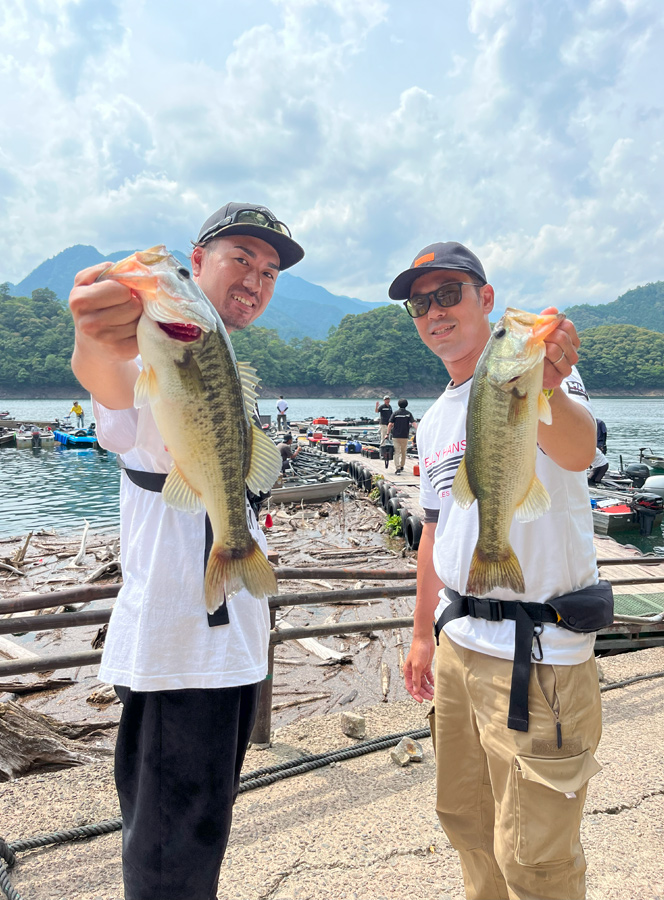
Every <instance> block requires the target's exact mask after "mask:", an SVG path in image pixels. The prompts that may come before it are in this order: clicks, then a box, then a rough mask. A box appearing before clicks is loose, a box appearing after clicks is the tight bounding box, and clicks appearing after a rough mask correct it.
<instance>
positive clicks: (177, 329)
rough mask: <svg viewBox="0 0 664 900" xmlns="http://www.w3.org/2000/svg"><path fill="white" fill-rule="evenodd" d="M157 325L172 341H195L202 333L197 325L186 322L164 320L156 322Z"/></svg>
mask: <svg viewBox="0 0 664 900" xmlns="http://www.w3.org/2000/svg"><path fill="white" fill-rule="evenodd" d="M157 325H158V326H159V327H160V328H161V330H162V331H165V332H166V334H167V335H168V336H169V337H170V338H173V340H174V341H183V342H184V343H190V342H191V341H197V340H198V338H199V337H200V336H201V334H202V333H203V331H202V329H201V328H199V327H198V325H192V324H190V323H188V322H169V323H168V324H167V323H166V322H157Z"/></svg>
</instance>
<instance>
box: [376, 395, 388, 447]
mask: <svg viewBox="0 0 664 900" xmlns="http://www.w3.org/2000/svg"><path fill="white" fill-rule="evenodd" d="M376 412H377V413H378V415H379V416H380V442H381V444H382V443H383V441H384V440H385V438H386V437H387V426H388V425H389V424H390V417H391V415H392V407H391V406H390V398H389V397H385V398H383V402H382V403H381V402H380V400H376Z"/></svg>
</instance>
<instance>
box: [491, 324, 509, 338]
mask: <svg viewBox="0 0 664 900" xmlns="http://www.w3.org/2000/svg"><path fill="white" fill-rule="evenodd" d="M506 334H507V331H506V329H505V328H502V327H501V328H496V330H495V331H494V333H493V336H494V337H495V338H501V337H505V335H506Z"/></svg>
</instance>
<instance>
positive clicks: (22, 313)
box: [0, 285, 78, 393]
mask: <svg viewBox="0 0 664 900" xmlns="http://www.w3.org/2000/svg"><path fill="white" fill-rule="evenodd" d="M73 347H74V323H73V320H72V317H71V314H70V312H69V309H68V308H67V307H64V306H63V305H62V303H60V301H59V300H58V299H57V298H56V296H55V294H54V293H53V291H50V290H49V289H48V288H39V289H38V290H36V291H33V292H32V297H10V296H9V294H8V293H7V291H6V288H5V285H0V386H1V387H2V388H4V389H11V388H13V387H19V388H26V387H30V386H34V387H35V388H37V389H41V388H43V387H44V386H48V387H51V386H53V387H63V388H64V387H69V386H71V388H72V389H75V388H76V387H77V385H78V382H77V381H76V379H75V378H74V376H73V374H72V371H71V366H70V363H69V361H70V359H71V353H72V349H73ZM42 393H43V392H42Z"/></svg>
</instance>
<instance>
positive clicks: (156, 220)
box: [0, 0, 664, 307]
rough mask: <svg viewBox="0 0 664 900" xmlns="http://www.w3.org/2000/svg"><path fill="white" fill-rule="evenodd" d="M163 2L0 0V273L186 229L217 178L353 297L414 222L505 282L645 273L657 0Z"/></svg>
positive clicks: (421, 241)
mask: <svg viewBox="0 0 664 900" xmlns="http://www.w3.org/2000/svg"><path fill="white" fill-rule="evenodd" d="M176 6H177V5H176ZM176 6H173V5H172V4H171V3H170V0H166V4H164V2H162V3H160V4H157V3H156V0H142V2H141V3H140V4H138V5H136V4H131V3H130V0H116V2H115V3H109V2H106V0H59V2H57V3H56V2H50V0H49V2H47V0H26V2H19V0H5V3H4V4H3V9H2V13H0V15H1V16H2V18H0V78H2V86H3V90H2V95H1V96H2V104H3V115H2V116H0V199H1V203H0V222H1V224H2V228H0V250H1V251H2V253H1V256H0V258H2V259H3V262H4V270H3V272H0V281H1V280H5V279H9V280H12V281H18V280H20V278H22V277H24V276H25V275H26V274H27V273H28V271H29V270H30V269H31V268H33V267H34V266H35V265H37V264H38V263H39V262H41V261H42V260H43V259H45V258H47V257H49V256H52V255H54V254H55V253H57V252H58V251H60V250H62V249H63V248H64V247H66V246H68V245H71V244H73V243H93V244H95V245H96V246H98V247H99V249H100V250H102V251H107V252H108V251H112V250H116V249H122V248H125V247H130V246H138V245H141V244H144V245H146V246H147V245H149V244H153V243H156V242H158V241H164V242H166V243H167V244H169V245H170V246H172V247H173V248H174V249H186V246H187V241H188V239H189V238H190V237H192V236H193V235H194V234H195V233H196V231H197V230H198V227H199V225H200V222H201V221H202V220H203V219H204V218H205V217H206V216H207V215H208V214H209V212H210V211H211V210H212V209H214V208H215V207H216V206H217V205H219V204H221V203H222V202H225V201H226V200H229V199H239V200H247V201H260V202H264V203H267V205H269V206H271V207H272V208H273V209H274V211H275V212H276V213H277V214H278V216H279V217H280V218H282V219H284V220H285V221H286V222H288V223H289V224H290V225H291V227H292V229H293V232H294V234H295V236H296V238H297V239H299V240H300V241H301V242H302V244H303V245H304V246H305V249H306V250H307V256H306V258H305V261H304V263H303V264H302V265H301V266H300V267H299V269H298V270H297V271H298V273H299V274H302V276H303V277H305V278H309V279H310V280H313V281H317V282H318V283H322V284H324V285H325V286H326V287H328V288H329V289H331V290H337V291H339V292H343V293H346V294H350V295H354V296H361V297H365V298H366V299H384V298H385V296H386V290H387V286H388V285H389V283H390V281H391V280H392V278H393V276H394V275H395V274H396V273H397V272H398V271H400V270H401V269H402V268H404V267H405V266H406V265H407V264H408V263H409V262H410V260H411V259H412V258H413V257H414V255H415V254H416V253H417V251H418V250H419V249H420V248H421V247H423V246H425V245H426V244H428V243H430V242H431V241H433V240H436V239H441V240H442V239H457V240H462V241H464V242H466V243H468V244H469V245H470V246H472V247H473V249H474V250H476V251H477V252H479V253H480V254H481V255H482V256H483V259H484V261H485V265H486V269H487V271H488V273H489V274H490V277H491V278H492V280H493V281H494V282H495V284H496V287H497V290H498V292H499V296H500V297H503V298H505V300H506V302H509V303H511V304H512V305H523V306H530V307H538V306H539V307H541V306H543V305H545V304H548V303H549V302H553V303H555V304H557V305H560V306H566V305H568V304H571V303H577V302H584V301H586V300H589V301H591V302H595V301H602V300H611V299H614V298H615V296H617V295H618V294H619V293H621V292H622V291H624V290H625V289H627V288H629V287H631V286H633V285H634V284H637V283H643V282H645V281H648V280H657V279H659V278H664V262H662V259H661V253H660V251H659V246H660V245H661V235H662V232H663V230H664V224H663V222H664V216H663V214H662V210H663V209H664V202H663V201H664V196H663V193H664V191H663V188H662V184H661V175H660V173H661V171H662V162H663V161H664V160H663V158H662V157H663V155H664V105H663V103H662V98H661V88H660V85H661V84H662V83H663V82H664V71H663V69H664V60H663V59H662V54H661V52H660V49H659V48H660V47H661V46H662V39H663V37H664V33H663V32H664V26H663V21H664V16H663V13H662V8H661V4H660V2H659V0H592V2H591V0H582V2H574V3H569V2H561V3H546V4H532V2H530V0H471V2H470V4H469V6H468V16H467V19H466V20H465V21H464V20H463V19H462V18H459V17H457V18H454V17H453V11H452V10H451V7H450V8H446V7H447V4H440V3H438V2H435V0H413V4H412V7H409V9H410V10H411V12H410V14H409V15H408V16H405V15H404V14H403V9H402V7H401V6H400V5H399V4H398V3H397V0H393V2H392V3H387V2H381V0H271V2H270V0H252V3H251V4H249V3H247V4H241V5H238V4H236V3H232V2H230V0H215V2H212V0H208V2H207V3H206V4H204V5H203V7H196V9H195V10H193V9H192V12H191V18H187V17H183V16H181V17H176V16H174V15H173V14H172V13H173V10H174V9H175V8H176ZM190 22H191V24H190ZM423 23H426V28H423V27H422V24H423ZM221 47H223V48H224V50H223V52H219V48H221Z"/></svg>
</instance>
